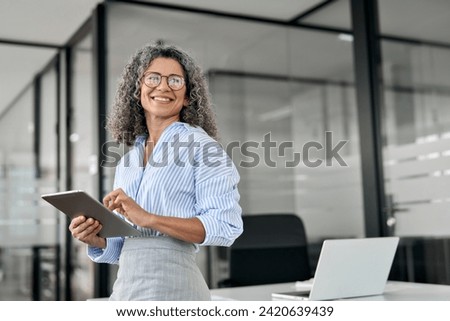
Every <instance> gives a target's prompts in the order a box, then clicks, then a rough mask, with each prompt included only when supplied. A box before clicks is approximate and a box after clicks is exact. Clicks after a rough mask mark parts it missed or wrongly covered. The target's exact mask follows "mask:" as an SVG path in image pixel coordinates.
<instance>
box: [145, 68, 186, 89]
mask: <svg viewBox="0 0 450 321" xmlns="http://www.w3.org/2000/svg"><path fill="white" fill-rule="evenodd" d="M163 77H166V81H167V86H169V88H170V89H172V90H180V89H182V88H183V86H184V78H183V77H181V76H179V75H169V76H162V75H161V74H160V73H157V72H151V73H148V74H145V75H144V84H145V85H146V86H147V87H150V88H155V87H158V86H159V84H160V83H161V80H162V78H163Z"/></svg>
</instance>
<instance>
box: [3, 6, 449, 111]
mask: <svg viewBox="0 0 450 321" xmlns="http://www.w3.org/2000/svg"><path fill="white" fill-rule="evenodd" d="M146 1H147V2H154V3H162V4H168V5H178V6H189V7H195V8H201V9H205V10H217V11H220V12H227V13H232V14H237V15H247V16H254V17H261V18H267V19H276V20H291V19H293V18H295V17H297V16H298V15H299V14H301V13H302V12H306V11H308V10H309V9H311V8H313V7H314V6H316V5H317V4H320V3H322V2H324V0H276V1H274V0H227V1H223V0H166V1H152V0H146ZM378 1H379V7H380V20H381V31H382V32H383V33H387V34H389V35H396V36H402V37H409V38H414V39H426V40H429V41H436V42H443V43H450V33H449V32H448V30H450V1H448V0H378ZM100 2H103V1H101V0H0V40H3V41H5V40H7V41H8V40H11V41H18V42H32V43H43V44H49V45H55V46H63V45H64V44H65V43H66V42H67V41H68V40H69V39H70V37H71V36H72V35H73V34H74V33H75V32H76V31H77V30H78V29H79V28H80V26H81V25H82V24H83V22H84V21H86V19H87V18H88V17H89V16H90V15H91V13H92V12H93V10H94V9H95V7H96V5H97V4H98V3H100ZM406 3H407V5H405V4H406ZM302 22H304V23H309V24H316V25H323V26H328V27H338V28H344V29H348V28H349V27H350V14H349V0H336V1H334V2H331V3H330V4H328V5H327V6H324V7H323V8H322V9H321V10H320V11H318V12H316V13H314V14H312V15H310V16H309V17H308V18H306V19H305V20H302ZM190 23H195V21H194V22H190ZM181 31H182V30H180V32H181ZM237 32H239V31H237ZM125 36H128V37H129V35H125ZM223 36H224V37H226V35H223ZM276 38H277V35H276V34H274V36H273V39H274V43H276ZM319 38H320V37H318V38H317V40H315V38H314V37H310V38H309V39H308V41H309V43H308V45H307V46H305V45H304V43H303V44H302V45H301V46H300V47H299V48H298V50H302V51H304V52H306V53H307V52H309V51H312V50H313V49H314V48H317V47H319V48H320V46H321V44H320V42H323V41H324V38H320V39H319ZM225 39H226V38H225ZM302 41H303V40H302ZM315 41H317V42H318V43H317V44H315V43H314V42H315ZM224 43H226V44H227V46H229V45H233V42H230V43H227V42H224ZM261 43H262V45H264V44H267V46H265V47H264V48H263V47H261V50H270V41H269V39H266V41H262V42H261ZM236 45H237V46H238V47H237V48H236V50H242V47H241V45H242V43H240V44H236ZM297 45H299V44H298V43H294V44H293V46H297ZM255 48H256V47H255ZM227 49H228V50H231V51H232V50H234V48H232V47H227ZM273 49H275V50H276V49H277V48H273ZM294 49H297V48H294ZM308 50H309V51H308ZM345 50H346V51H348V50H347V49H345ZM348 52H350V51H348ZM55 53H56V49H51V48H36V47H30V46H23V45H22V46H16V45H14V46H13V45H10V44H4V43H3V44H2V43H1V42H0V113H1V110H2V108H5V107H6V106H8V104H10V103H11V101H12V100H13V99H14V98H15V97H17V96H18V95H19V94H20V92H21V90H23V88H25V86H26V85H27V84H29V83H30V82H31V81H32V79H33V77H34V75H35V74H36V73H37V72H38V71H40V70H41V69H42V68H43V67H44V66H45V65H46V64H47V63H48V62H49V61H50V60H51V58H52V57H53V56H54V55H55ZM309 55H311V56H312V57H315V56H317V61H318V64H317V65H315V64H314V63H311V62H309V63H308V66H306V67H308V68H309V69H310V70H314V68H317V70H319V69H320V67H321V66H322V65H323V61H324V60H323V58H324V57H325V56H332V55H333V53H332V52H316V54H314V52H309ZM274 56H275V53H274ZM336 57H339V55H336ZM255 58H257V56H255ZM310 58H311V57H310ZM311 59H312V58H311ZM319 59H322V62H320V60H319ZM310 61H311V60H310ZM329 61H331V62H333V59H329ZM340 63H342V62H341V61H339V60H336V62H335V65H336V66H334V67H336V68H335V69H336V70H338V69H339V64H340ZM322 67H323V66H322ZM332 67H333V66H330V65H326V68H327V70H330V68H332ZM322 70H324V69H322ZM325 71H326V70H325ZM319 73H320V72H319ZM324 75H325V76H326V75H327V73H326V72H325V73H324Z"/></svg>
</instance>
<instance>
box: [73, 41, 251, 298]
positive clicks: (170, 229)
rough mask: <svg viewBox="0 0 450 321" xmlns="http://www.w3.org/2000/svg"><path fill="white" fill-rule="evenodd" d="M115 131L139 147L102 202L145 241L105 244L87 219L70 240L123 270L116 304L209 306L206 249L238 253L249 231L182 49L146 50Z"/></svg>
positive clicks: (120, 98) (118, 108) (198, 75)
mask: <svg viewBox="0 0 450 321" xmlns="http://www.w3.org/2000/svg"><path fill="white" fill-rule="evenodd" d="M107 127H108V129H109V130H110V132H111V134H112V136H113V137H114V138H115V139H116V140H117V141H119V142H121V143H124V144H127V145H129V146H131V145H134V148H133V149H131V151H130V152H128V153H127V154H126V155H124V157H122V159H121V161H120V163H119V164H118V165H117V167H116V173H115V181H114V189H113V191H112V192H110V193H109V194H108V195H106V196H105V197H104V199H103V202H104V204H105V206H106V207H108V208H109V209H110V210H114V211H116V212H118V213H120V214H121V215H123V216H124V217H125V218H126V219H128V220H129V221H131V222H132V223H133V224H135V225H136V227H137V228H138V229H139V230H141V232H142V235H143V237H138V238H136V237H135V238H120V237H119V238H108V239H105V238H101V237H99V236H98V235H97V234H98V232H99V231H100V229H101V225H100V223H99V222H98V221H95V220H93V219H86V218H85V217H79V218H76V219H74V220H72V222H71V224H70V226H69V229H70V231H71V232H72V235H73V236H74V237H75V238H77V239H79V240H80V241H82V242H84V243H86V244H88V245H89V246H88V255H89V257H90V258H91V259H92V260H93V261H94V262H99V263H111V264H119V270H118V275H117V280H116V281H115V283H114V287H113V293H112V294H111V297H110V299H111V300H209V299H210V293H209V289H208V287H207V285H206V283H205V281H204V279H203V276H202V275H201V273H200V270H199V269H198V267H197V265H196V262H195V253H196V252H197V250H198V246H199V245H216V246H230V245H231V244H232V243H233V241H234V240H235V239H236V238H237V237H238V236H239V235H240V234H241V233H242V230H243V228H242V219H241V208H240V206H239V193H238V190H237V185H238V182H239V175H238V172H237V170H236V168H235V166H234V165H233V163H232V162H231V161H230V159H229V158H228V156H227V155H226V153H225V152H224V151H223V149H222V148H220V145H219V144H218V143H217V141H216V140H215V139H216V135H217V129H216V125H215V120H214V116H213V113H212V110H211V105H210V98H209V94H208V90H207V85H206V81H205V79H204V76H203V73H202V71H201V70H200V68H199V67H198V65H197V64H196V63H195V62H194V60H193V59H192V58H191V57H190V56H189V55H188V54H186V53H185V52H184V51H183V50H181V49H179V48H177V47H174V46H166V45H163V44H156V45H149V46H146V47H144V48H142V49H141V50H139V51H137V53H136V54H135V55H134V56H133V57H132V59H131V61H130V63H129V64H128V65H127V66H126V68H125V70H124V73H123V75H122V79H121V81H120V83H119V88H118V91H117V95H116V100H115V103H114V106H113V110H112V114H111V115H110V117H109V119H108V126H107Z"/></svg>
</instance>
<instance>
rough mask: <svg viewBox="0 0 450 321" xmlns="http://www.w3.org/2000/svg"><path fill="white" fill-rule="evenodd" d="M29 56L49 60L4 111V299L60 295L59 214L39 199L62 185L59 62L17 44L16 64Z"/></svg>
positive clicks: (0, 247)
mask: <svg viewBox="0 0 450 321" xmlns="http://www.w3.org/2000/svg"><path fill="white" fill-rule="evenodd" d="M5 50H8V49H6V48H5ZM27 55H41V56H42V62H43V63H45V62H47V63H48V65H47V67H46V68H44V70H40V71H39V72H38V73H37V74H36V75H35V77H34V79H33V80H32V81H31V82H29V84H28V85H27V86H26V87H25V88H24V89H23V90H21V91H20V92H19V94H18V95H17V96H16V98H15V99H13V100H12V102H11V104H10V105H9V106H7V108H6V109H4V110H3V112H2V113H1V115H0V137H2V140H1V141H0V155H1V158H0V163H1V173H0V186H1V188H0V191H1V192H0V199H1V206H2V210H1V211H0V300H18V301H22V300H59V299H60V292H59V289H60V278H59V277H60V240H61V239H60V235H59V226H60V219H59V214H57V213H56V211H55V210H54V209H53V208H51V207H50V206H46V204H44V202H43V201H42V200H41V199H40V195H41V194H44V193H49V192H54V191H55V190H56V189H57V186H58V176H57V166H56V163H57V157H58V155H57V148H56V146H57V135H55V134H56V130H57V116H56V115H57V108H58V104H57V99H58V95H57V87H58V84H57V71H56V68H57V63H58V62H57V60H55V59H53V60H52V58H51V57H52V56H54V55H55V50H49V49H34V48H33V49H23V48H22V49H19V48H17V49H16V58H17V59H18V61H17V62H13V63H12V65H15V64H16V65H17V64H18V63H23V62H24V61H26V58H25V57H26V56H27ZM21 59H24V60H21ZM49 61H50V62H49ZM10 63H11V62H10ZM29 67H30V68H31V66H29ZM30 71H31V70H30ZM22 76H24V75H22ZM28 77H31V76H30V75H28ZM2 94H3V93H2ZM5 94H6V93H5ZM8 94H9V93H8Z"/></svg>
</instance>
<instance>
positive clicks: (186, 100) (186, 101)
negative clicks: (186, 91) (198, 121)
mask: <svg viewBox="0 0 450 321" xmlns="http://www.w3.org/2000/svg"><path fill="white" fill-rule="evenodd" d="M183 106H185V107H187V106H189V97H188V96H186V97H184V101H183Z"/></svg>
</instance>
